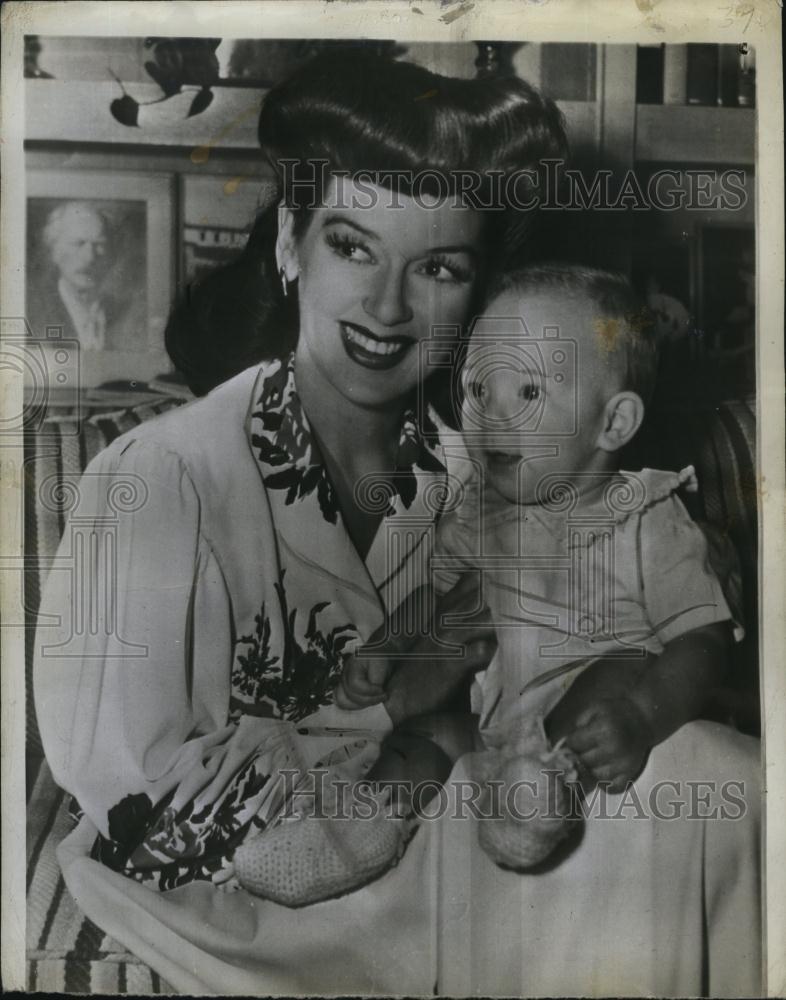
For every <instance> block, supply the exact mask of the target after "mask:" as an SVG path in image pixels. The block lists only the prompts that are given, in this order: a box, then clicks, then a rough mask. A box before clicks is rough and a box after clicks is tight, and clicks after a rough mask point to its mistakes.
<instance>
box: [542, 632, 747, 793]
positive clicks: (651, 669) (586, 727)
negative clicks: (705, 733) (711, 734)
mask: <svg viewBox="0 0 786 1000" xmlns="http://www.w3.org/2000/svg"><path fill="white" fill-rule="evenodd" d="M728 645H729V623H728V622H718V623H713V624H710V625H705V626H702V627H701V628H696V629H692V630H691V631H689V632H686V633H685V634H684V635H681V636H679V637H677V638H676V639H673V640H672V641H671V642H669V643H667V644H666V646H665V648H664V650H663V652H662V653H661V654H660V655H659V656H655V655H654V654H650V655H649V656H648V657H646V658H644V659H639V660H638V661H635V660H634V661H632V660H616V661H615V660H613V659H608V660H602V661H600V662H599V663H597V664H593V666H591V667H589V668H588V669H587V670H585V671H584V673H583V674H581V676H580V677H579V678H578V679H577V681H576V682H575V684H574V685H573V686H572V687H571V688H570V689H569V691H568V692H567V693H566V695H565V696H564V697H563V699H562V700H561V701H560V702H559V704H558V705H557V706H556V707H555V708H554V710H553V711H552V712H551V714H550V715H549V717H548V719H547V720H546V727H547V731H548V733H549V737H550V739H551V740H552V742H556V741H557V740H559V739H561V738H562V737H564V738H565V741H566V743H567V745H568V746H569V747H570V748H571V750H573V751H574V752H575V753H576V754H577V755H578V756H579V758H580V760H581V762H582V764H583V765H584V767H585V768H586V769H587V770H588V771H589V772H590V773H591V775H592V776H593V777H594V778H595V779H596V780H597V781H602V782H608V783H609V788H610V790H611V791H621V790H622V789H623V788H624V787H625V785H626V784H627V782H628V781H631V780H633V779H634V778H636V777H637V776H638V775H639V774H640V773H641V770H642V768H643V767H644V764H645V762H646V759H647V755H648V754H649V752H650V750H651V749H652V748H653V747H654V746H657V745H658V744H659V743H662V742H663V741H664V740H665V739H667V738H668V737H669V736H671V734H672V733H674V732H676V731H677V730H678V729H679V728H680V727H681V726H683V725H684V724H685V723H686V722H691V721H692V720H694V719H697V718H701V717H702V715H703V714H704V713H705V712H706V710H707V708H708V706H709V705H710V704H711V701H712V697H713V694H714V692H715V691H716V690H717V688H718V687H719V686H720V685H721V684H722V683H723V680H724V677H725V673H726V666H727V651H728Z"/></svg>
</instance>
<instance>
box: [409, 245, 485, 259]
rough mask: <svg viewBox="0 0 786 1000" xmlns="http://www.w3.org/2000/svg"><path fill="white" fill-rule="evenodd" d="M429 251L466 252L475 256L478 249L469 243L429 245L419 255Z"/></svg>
mask: <svg viewBox="0 0 786 1000" xmlns="http://www.w3.org/2000/svg"><path fill="white" fill-rule="evenodd" d="M429 253H466V254H469V256H470V257H475V258H477V256H478V251H477V249H476V248H475V247H473V246H472V245H471V244H469V243H456V244H454V245H451V246H446V247H429V248H428V250H424V251H423V254H422V255H421V256H425V255H426V254H429Z"/></svg>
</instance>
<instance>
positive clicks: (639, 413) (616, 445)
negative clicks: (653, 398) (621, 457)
mask: <svg viewBox="0 0 786 1000" xmlns="http://www.w3.org/2000/svg"><path fill="white" fill-rule="evenodd" d="M643 419H644V402H643V400H642V398H641V396H639V395H638V393H635V392H629V391H628V390H624V391H623V392H618V393H617V394H616V396H612V397H611V399H610V400H609V401H608V402H607V403H606V406H605V409H604V411H603V425H602V428H601V432H600V434H599V435H598V440H597V445H598V447H599V448H601V449H602V450H603V451H619V449H620V448H622V447H623V446H624V445H626V444H627V443H628V442H629V441H630V440H632V438H633V437H634V436H635V434H636V431H638V429H639V427H641V422H642V420H643Z"/></svg>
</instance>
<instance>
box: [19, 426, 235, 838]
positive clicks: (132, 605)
mask: <svg viewBox="0 0 786 1000" xmlns="http://www.w3.org/2000/svg"><path fill="white" fill-rule="evenodd" d="M77 496H78V506H77V508H76V510H75V511H74V512H73V515H72V517H71V519H70V521H69V523H68V524H67V525H66V530H65V533H64V536H63V539H62V542H61V545H60V548H59V551H58V554H57V556H56V558H55V560H54V563H53V568H52V571H51V573H50V575H49V578H48V580H47V584H46V587H45V591H44V594H43V597H42V602H41V613H40V619H39V627H38V631H37V634H36V644H35V668H34V670H35V673H34V683H35V700H36V711H37V715H38V722H39V726H40V729H41V734H42V739H43V743H44V748H45V750H46V754H47V758H48V760H49V763H50V765H51V768H52V772H53V774H54V777H55V780H56V781H57V782H58V784H60V785H61V786H62V787H63V788H65V789H66V790H67V791H69V792H71V793H72V794H73V795H75V796H76V798H77V799H78V801H79V803H80V806H81V808H82V810H83V811H84V812H85V813H86V814H87V815H88V816H89V817H90V819H91V820H92V821H93V823H94V824H95V826H96V827H97V828H98V829H99V831H100V832H101V833H102V834H103V835H104V836H110V835H111V831H110V825H111V824H110V818H109V813H110V811H111V810H112V809H113V808H114V807H115V806H116V805H117V804H118V803H119V802H120V801H121V800H123V799H124V798H125V797H126V796H131V795H135V796H139V798H138V799H137V802H138V803H141V802H142V796H145V797H146V799H147V801H148V802H149V803H150V804H151V805H155V804H156V803H157V802H158V801H160V799H161V798H162V797H163V796H165V795H166V794H168V793H169V792H170V791H171V790H172V789H174V788H175V787H176V786H177V785H178V784H179V782H180V781H181V780H182V779H183V777H184V776H185V775H186V774H187V773H189V772H190V771H192V770H193V768H194V766H195V765H196V766H200V765H201V757H202V755H201V753H200V749H199V745H200V744H201V743H203V742H205V741H206V740H207V741H208V742H209V741H210V740H211V739H213V740H215V734H216V731H217V729H218V726H219V725H223V723H219V720H218V717H217V716H215V715H214V716H213V717H212V718H211V712H212V711H214V710H215V705H213V706H212V709H211V695H210V693H209V692H210V685H211V683H212V685H213V686H214V687H215V688H218V687H219V684H218V682H217V679H213V680H212V681H211V679H210V678H209V677H208V676H207V673H208V661H209V659H210V656H211V653H210V650H209V649H205V648H202V646H201V645H200V648H199V649H196V648H194V645H195V644H194V643H193V642H192V639H193V628H194V599H195V593H196V589H197V581H198V579H199V577H200V574H204V573H205V572H207V573H209V572H210V569H209V567H207V566H203V565H201V564H200V548H199V516H200V514H199V500H198V497H197V496H196V493H195V491H194V488H193V486H192V484H191V481H190V479H189V477H188V476H187V474H186V472H185V469H184V467H183V465H182V463H181V462H180V460H179V459H178V457H177V456H176V455H173V454H171V453H170V452H167V451H165V450H163V449H161V448H160V447H159V446H158V445H155V444H152V443H144V444H143V443H142V442H139V441H134V442H132V443H131V444H127V443H126V447H125V448H123V447H122V443H121V445H120V446H112V447H111V448H110V449H108V450H107V451H106V452H104V453H102V454H101V455H99V456H98V458H97V459H96V460H94V462H92V463H91V464H90V466H89V467H88V469H87V470H86V472H85V474H84V476H83V478H82V480H81V481H80V483H79V487H78V492H77ZM211 593H215V594H216V595H217V594H218V593H219V592H218V591H215V589H213V590H211ZM216 611H218V609H216ZM226 626H227V627H226V630H225V631H226V636H225V638H227V639H228V626H229V619H228V618H227V621H226ZM212 632H213V634H214V635H215V647H216V649H220V648H221V643H222V636H221V635H220V634H219V633H221V627H220V624H219V623H214V624H213V628H212ZM224 660H225V662H224V663H219V662H215V663H213V664H212V669H213V671H215V672H216V674H218V672H220V671H224V672H225V673H226V674H227V678H228V674H229V670H228V663H226V654H224ZM227 684H228V679H227ZM218 696H220V692H218ZM212 700H213V701H215V697H213V698H212ZM224 714H225V712H224ZM196 733H200V734H201V736H200V737H198V738H195V734H196ZM209 734H212V735H209Z"/></svg>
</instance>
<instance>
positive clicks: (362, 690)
mask: <svg viewBox="0 0 786 1000" xmlns="http://www.w3.org/2000/svg"><path fill="white" fill-rule="evenodd" d="M390 673H391V663H390V661H389V660H388V659H387V658H385V657H382V656H375V657H371V658H369V659H364V658H363V657H362V656H357V655H355V654H354V653H353V654H352V655H351V656H349V657H348V658H347V660H346V662H345V664H344V670H343V672H342V674H341V680H340V681H339V685H338V687H337V688H336V704H337V705H338V707H339V708H344V709H357V708H367V707H368V706H369V705H378V704H379V703H380V702H381V701H385V699H386V698H387V692H386V691H385V684H386V683H387V681H388V678H389V676H390Z"/></svg>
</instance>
